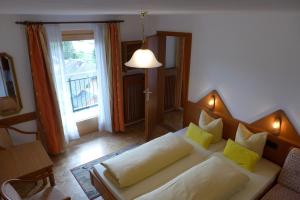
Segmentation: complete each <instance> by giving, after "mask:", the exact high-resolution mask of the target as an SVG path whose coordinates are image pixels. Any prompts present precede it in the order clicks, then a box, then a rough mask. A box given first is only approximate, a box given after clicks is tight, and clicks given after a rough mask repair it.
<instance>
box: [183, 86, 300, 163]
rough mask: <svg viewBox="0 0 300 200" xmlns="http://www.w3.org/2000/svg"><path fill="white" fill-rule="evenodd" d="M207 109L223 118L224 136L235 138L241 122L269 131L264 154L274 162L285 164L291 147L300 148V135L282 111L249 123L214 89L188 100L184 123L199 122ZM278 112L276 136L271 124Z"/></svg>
mask: <svg viewBox="0 0 300 200" xmlns="http://www.w3.org/2000/svg"><path fill="white" fill-rule="evenodd" d="M212 95H214V96H215V99H216V106H215V109H213V110H211V109H210V108H209V106H208V104H207V102H208V100H209V98H210V97H211V96H212ZM202 109H204V110H206V111H207V112H208V113H209V114H210V115H212V116H213V117H216V118H222V121H223V138H225V139H228V138H231V139H233V140H234V139H235V134H236V130H237V127H238V125H239V123H243V124H244V125H245V126H246V127H247V128H249V129H250V130H251V131H253V132H262V131H268V132H269V134H268V139H267V144H266V146H265V149H264V154H263V156H264V157H265V158H267V159H268V160H271V161H272V162H274V163H277V164H279V165H281V166H282V165H283V162H284V160H285V157H286V155H287V154H288V152H289V150H290V148H292V147H298V148H300V136H299V134H298V133H297V132H296V131H295V129H294V128H292V127H293V125H292V124H291V122H290V121H289V120H288V118H287V116H286V115H285V114H284V115H283V113H284V112H282V111H277V112H275V113H272V114H271V115H268V116H266V117H263V118H262V119H259V120H257V121H256V122H254V123H252V124H249V123H247V122H243V121H241V120H238V119H235V118H234V117H233V116H232V115H231V114H230V112H229V111H228V109H227V107H226V105H225V104H224V102H223V100H222V99H221V97H220V95H219V94H218V93H217V91H212V92H210V93H209V94H208V95H206V96H205V97H203V98H202V99H201V100H200V101H198V102H197V103H193V102H188V105H187V106H186V109H185V110H184V113H185V114H184V125H185V126H187V125H188V124H189V123H190V122H193V123H196V124H197V123H198V120H199V116H200V112H201V110H202ZM278 114H281V121H282V128H281V131H280V135H279V136H276V135H275V134H272V130H271V128H270V126H271V125H272V122H273V120H272V119H274V118H275V116H276V117H278Z"/></svg>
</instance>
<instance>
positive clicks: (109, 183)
mask: <svg viewBox="0 0 300 200" xmlns="http://www.w3.org/2000/svg"><path fill="white" fill-rule="evenodd" d="M185 131H186V128H184V129H181V130H179V131H176V132H175V133H168V134H175V135H177V136H180V137H183V138H184V139H185V140H186V141H187V142H188V143H190V144H191V145H192V146H193V147H194V149H193V152H192V153H191V154H190V155H188V156H186V157H184V158H182V159H181V160H179V161H177V162H176V163H174V164H172V165H170V166H168V167H166V168H164V169H163V170H161V171H159V172H158V173H156V174H155V175H153V176H150V177H148V178H146V179H144V180H143V181H141V182H138V183H137V184H135V185H133V186H131V187H128V188H125V189H121V188H118V187H116V186H115V184H114V183H113V179H112V178H111V177H110V175H109V173H108V172H107V171H106V169H105V168H104V166H102V165H101V164H97V165H95V166H94V168H93V171H92V173H93V175H94V178H97V179H98V181H101V182H102V183H103V184H104V185H105V187H107V188H108V189H109V190H110V191H111V192H112V195H113V196H114V199H118V200H129V199H134V198H135V197H138V196H139V195H142V194H144V193H147V192H150V191H152V190H154V189H156V188H157V187H159V186H161V185H163V184H165V183H166V182H168V181H170V180H171V179H173V178H174V177H176V176H177V175H179V174H181V173H182V172H184V171H186V170H188V169H189V168H191V167H193V166H194V165H196V164H198V163H200V162H202V161H204V160H206V159H207V158H208V157H209V156H210V155H211V154H213V153H214V152H217V151H221V150H222V149H223V148H224V146H225V144H226V141H225V140H222V141H220V142H218V143H216V144H212V145H210V147H209V148H208V149H204V148H203V147H201V146H199V145H197V144H196V143H194V142H193V141H191V140H189V139H187V138H185V137H184V133H185Z"/></svg>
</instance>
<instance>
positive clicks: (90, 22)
mask: <svg viewBox="0 0 300 200" xmlns="http://www.w3.org/2000/svg"><path fill="white" fill-rule="evenodd" d="M122 22H124V20H108V21H71V22H33V21H22V22H21V21H16V22H15V23H16V24H22V25H28V24H93V23H94V24H100V23H122Z"/></svg>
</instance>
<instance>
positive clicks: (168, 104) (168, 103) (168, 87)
mask: <svg viewBox="0 0 300 200" xmlns="http://www.w3.org/2000/svg"><path fill="white" fill-rule="evenodd" d="M170 70H172V71H174V72H176V70H175V69H174V70H173V69H170ZM170 70H168V71H170ZM175 90H176V74H165V91H164V92H165V94H164V110H165V111H168V110H172V109H174V108H175Z"/></svg>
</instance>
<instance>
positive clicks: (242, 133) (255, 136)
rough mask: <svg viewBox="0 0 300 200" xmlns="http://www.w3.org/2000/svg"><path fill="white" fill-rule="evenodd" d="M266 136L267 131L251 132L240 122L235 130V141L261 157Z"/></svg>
mask: <svg viewBox="0 0 300 200" xmlns="http://www.w3.org/2000/svg"><path fill="white" fill-rule="evenodd" d="M267 136H268V133H267V132H261V133H252V132H251V131H249V130H248V129H247V128H246V127H245V126H244V125H243V124H241V123H240V124H239V127H238V129H237V131H236V135H235V142H237V143H238V144H240V145H242V146H244V147H246V148H247V149H250V150H252V151H255V152H256V153H257V154H258V155H259V157H260V158H261V157H262V154H263V152H264V148H265V144H266V141H267Z"/></svg>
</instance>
